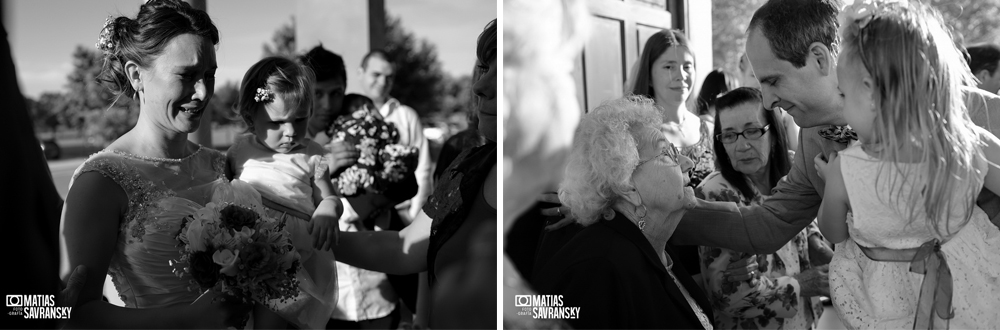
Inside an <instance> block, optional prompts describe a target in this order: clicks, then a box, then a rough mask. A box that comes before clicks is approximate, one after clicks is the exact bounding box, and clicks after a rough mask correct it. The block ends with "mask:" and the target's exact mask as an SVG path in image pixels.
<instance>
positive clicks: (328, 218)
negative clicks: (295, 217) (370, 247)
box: [309, 197, 344, 250]
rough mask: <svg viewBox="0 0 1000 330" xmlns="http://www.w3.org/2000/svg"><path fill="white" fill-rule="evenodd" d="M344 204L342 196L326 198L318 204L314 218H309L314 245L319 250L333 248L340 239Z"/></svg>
mask: <svg viewBox="0 0 1000 330" xmlns="http://www.w3.org/2000/svg"><path fill="white" fill-rule="evenodd" d="M343 212H344V206H343V204H341V203H340V198H336V197H332V198H324V199H323V201H321V202H320V203H319V206H316V211H315V212H313V216H312V219H311V220H309V234H310V235H312V237H313V247H314V248H316V249H317V250H332V249H333V246H335V245H337V243H338V242H339V240H340V225H339V224H338V223H337V221H338V220H340V214H341V213H343Z"/></svg>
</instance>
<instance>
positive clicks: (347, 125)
mask: <svg viewBox="0 0 1000 330" xmlns="http://www.w3.org/2000/svg"><path fill="white" fill-rule="evenodd" d="M333 131H334V135H333V139H334V140H336V141H346V142H347V143H349V144H351V145H353V146H354V147H355V148H358V151H359V152H360V156H358V162H357V163H356V164H354V165H352V166H351V167H349V168H347V169H345V170H344V171H343V172H341V173H340V175H338V176H337V177H335V178H333V183H334V185H335V186H336V187H337V189H338V190H339V191H340V193H341V194H342V195H343V196H347V197H352V196H356V195H359V194H362V193H364V192H366V191H367V192H372V193H382V192H384V191H385V189H386V186H387V183H389V182H398V181H399V180H402V178H403V177H404V176H405V175H406V173H407V172H411V171H413V169H415V168H416V160H417V151H418V150H417V148H414V147H410V146H405V145H401V144H398V142H399V133H398V132H397V131H396V127H395V125H393V124H392V123H387V122H385V121H383V120H382V119H380V118H378V117H376V116H375V115H374V114H372V113H371V112H370V111H369V110H367V109H359V110H357V111H355V112H353V113H351V115H350V116H342V117H340V118H337V119H336V120H335V121H334V123H333Z"/></svg>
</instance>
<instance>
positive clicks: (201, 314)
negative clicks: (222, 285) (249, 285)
mask: <svg viewBox="0 0 1000 330" xmlns="http://www.w3.org/2000/svg"><path fill="white" fill-rule="evenodd" d="M188 307H189V310H190V311H191V312H190V313H189V314H187V315H190V319H191V320H192V321H193V323H194V324H192V328H201V329H225V328H228V327H236V328H240V327H241V326H243V325H246V321H247V319H248V318H249V317H250V311H251V310H253V304H252V303H243V302H242V301H240V300H239V299H237V298H234V297H232V296H229V295H227V294H224V293H220V292H218V291H216V290H215V289H212V290H209V291H208V292H206V293H205V294H203V295H201V297H198V299H197V300H195V301H194V302H193V303H191V306H188Z"/></svg>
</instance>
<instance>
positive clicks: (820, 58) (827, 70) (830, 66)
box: [806, 42, 837, 76]
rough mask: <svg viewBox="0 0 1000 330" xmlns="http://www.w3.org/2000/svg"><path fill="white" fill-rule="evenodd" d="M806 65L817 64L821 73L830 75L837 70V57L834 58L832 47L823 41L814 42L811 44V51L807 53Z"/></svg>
mask: <svg viewBox="0 0 1000 330" xmlns="http://www.w3.org/2000/svg"><path fill="white" fill-rule="evenodd" d="M806 65H815V66H816V68H817V69H818V70H819V73H820V74H822V75H824V76H828V75H831V74H834V72H835V71H836V70H837V67H836V65H837V59H835V58H833V54H832V53H831V52H830V48H828V47H826V45H824V44H823V43H821V42H814V43H812V44H811V45H809V53H808V54H806Z"/></svg>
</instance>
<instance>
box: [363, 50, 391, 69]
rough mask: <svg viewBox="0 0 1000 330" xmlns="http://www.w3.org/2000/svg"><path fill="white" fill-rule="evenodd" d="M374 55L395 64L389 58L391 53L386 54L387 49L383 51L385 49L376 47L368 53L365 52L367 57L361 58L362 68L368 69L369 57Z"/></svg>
mask: <svg viewBox="0 0 1000 330" xmlns="http://www.w3.org/2000/svg"><path fill="white" fill-rule="evenodd" d="M372 57H378V58H381V59H382V60H383V61H386V62H388V63H389V65H393V63H392V61H390V60H389V54H386V53H385V51H383V50H380V49H376V50H373V51H370V52H368V54H365V57H362V58H361V68H362V69H368V59H369V58H372Z"/></svg>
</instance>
